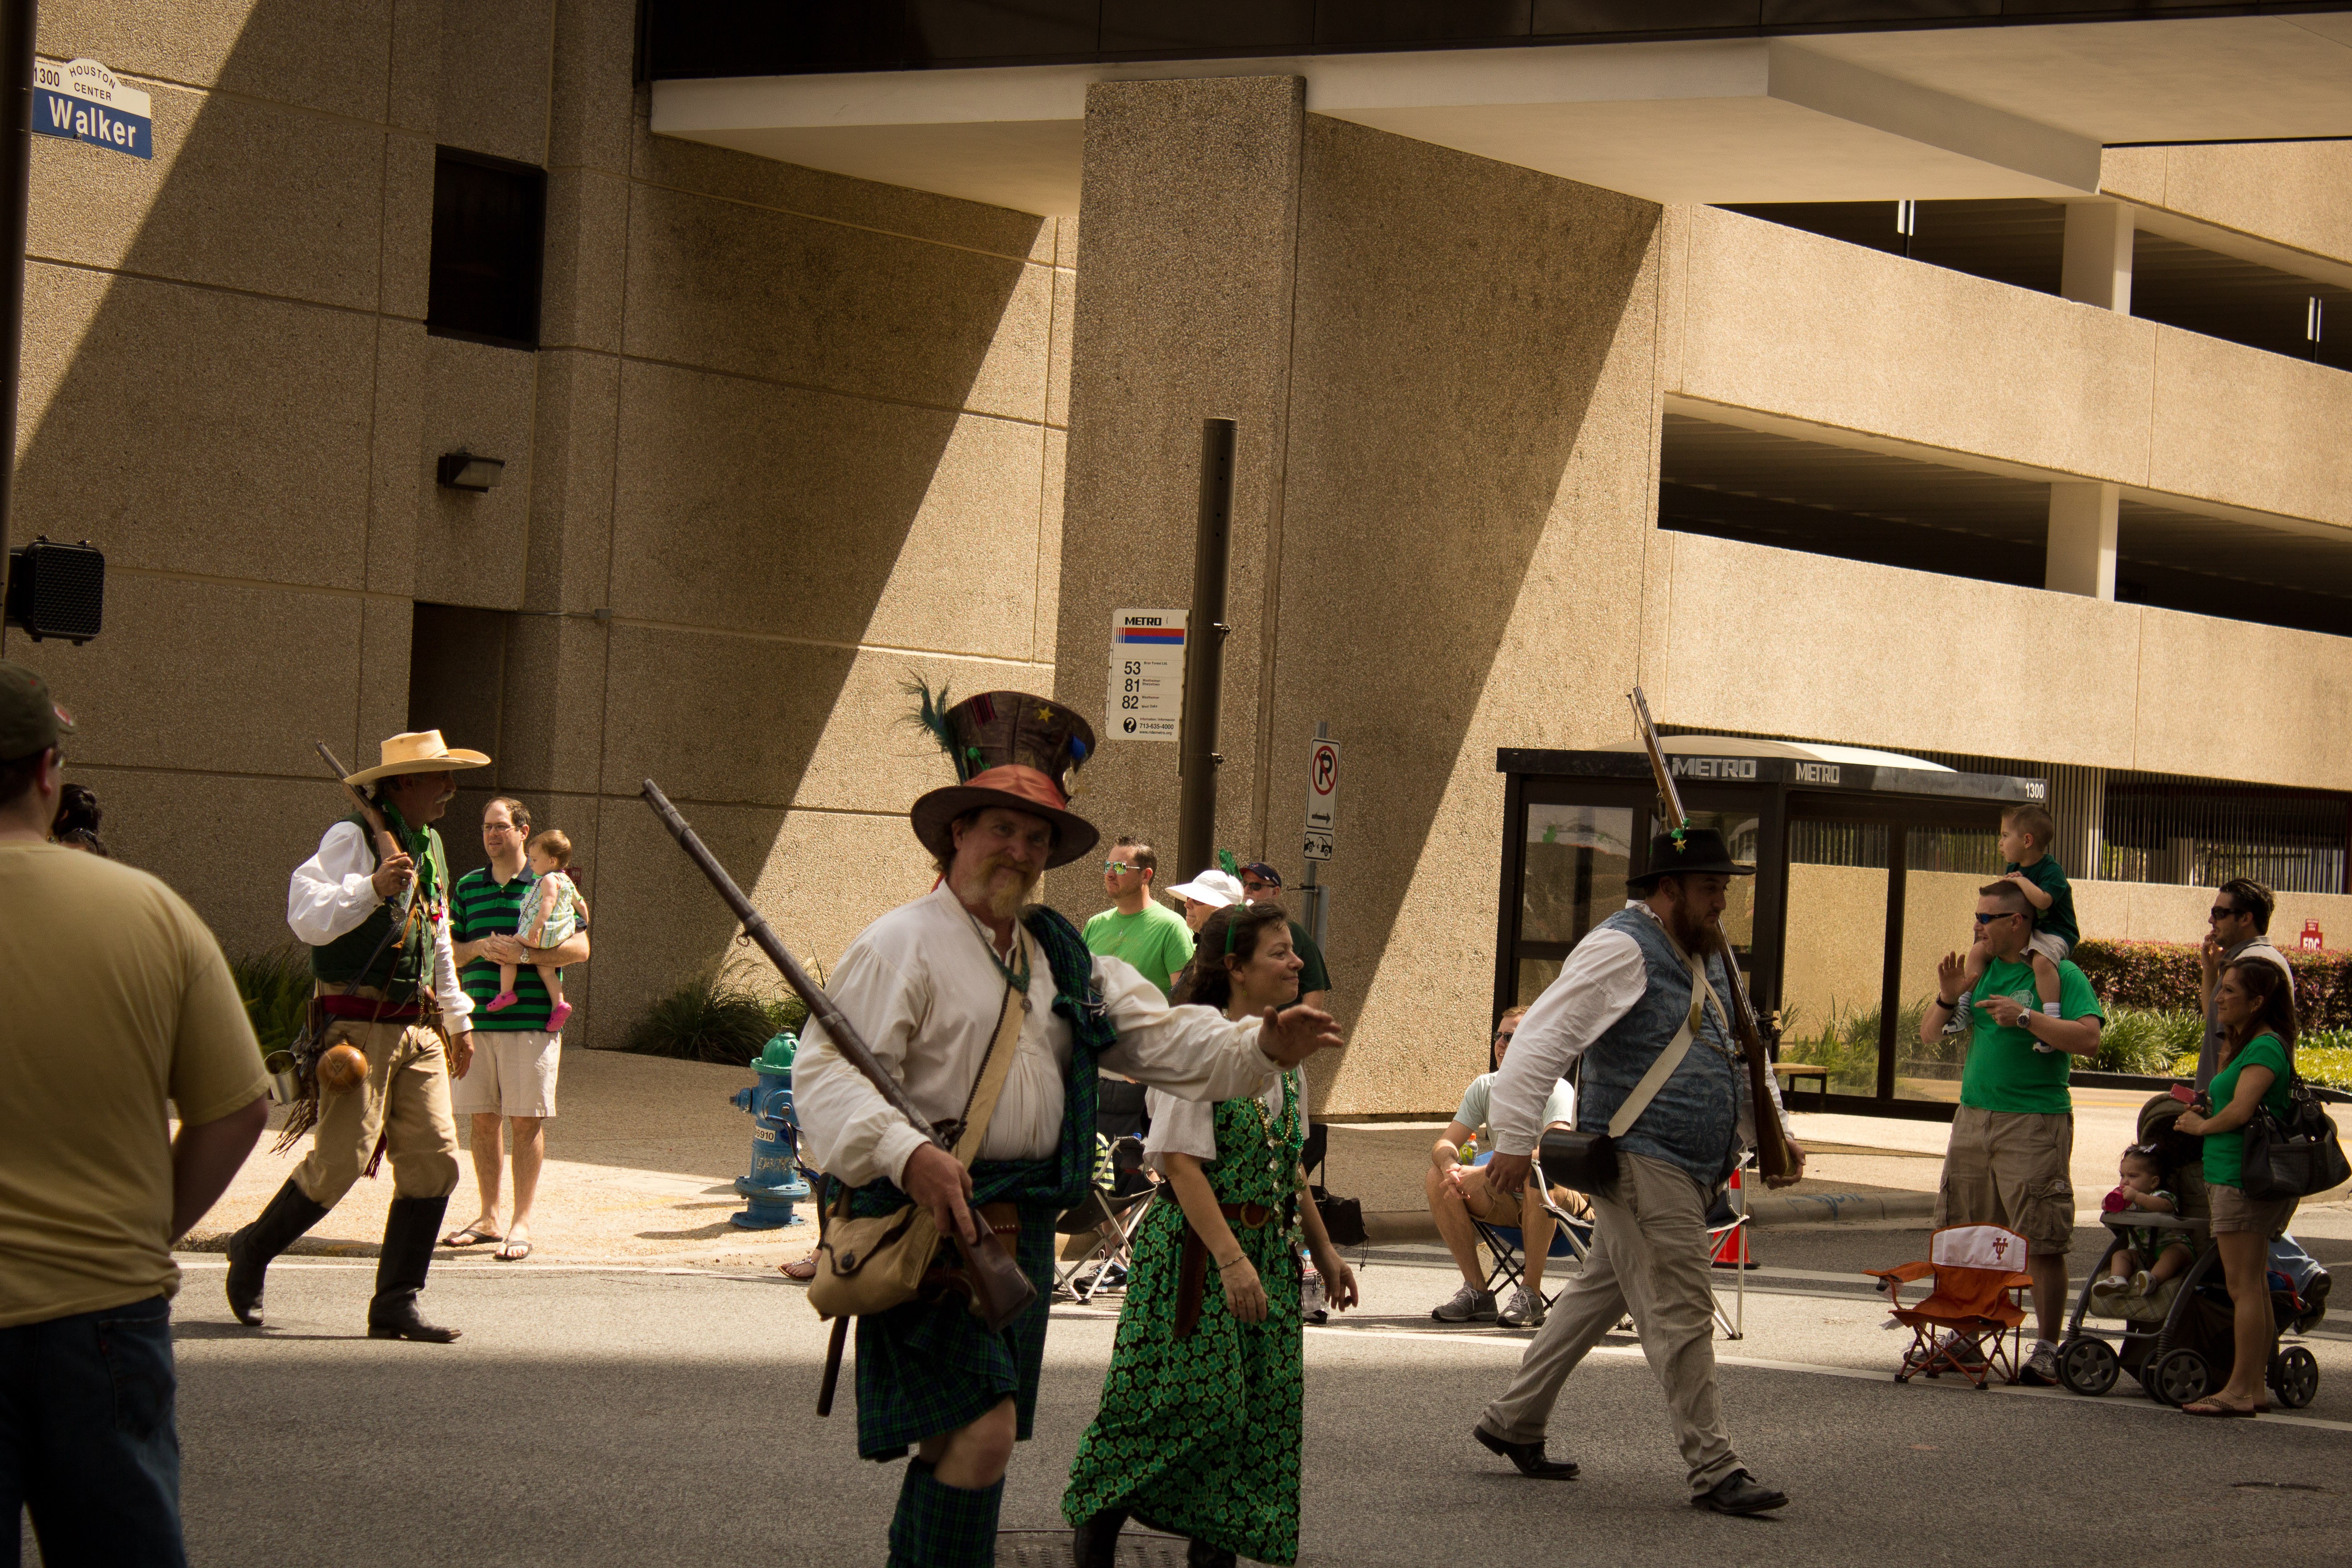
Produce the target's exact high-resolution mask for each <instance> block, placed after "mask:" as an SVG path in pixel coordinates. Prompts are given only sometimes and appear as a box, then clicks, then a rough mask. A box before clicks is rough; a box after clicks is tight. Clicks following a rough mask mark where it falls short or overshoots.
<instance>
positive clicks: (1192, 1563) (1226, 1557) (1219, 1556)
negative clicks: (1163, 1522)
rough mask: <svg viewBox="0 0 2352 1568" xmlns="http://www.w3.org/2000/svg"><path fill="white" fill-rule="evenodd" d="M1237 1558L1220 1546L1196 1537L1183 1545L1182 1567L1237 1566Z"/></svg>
mask: <svg viewBox="0 0 2352 1568" xmlns="http://www.w3.org/2000/svg"><path fill="white" fill-rule="evenodd" d="M1239 1561H1240V1560H1239V1559H1238V1558H1236V1557H1235V1556H1234V1554H1233V1553H1232V1552H1228V1551H1226V1550H1225V1549H1224V1548H1223V1547H1222V1546H1212V1545H1210V1544H1209V1543H1208V1542H1205V1541H1202V1540H1199V1539H1197V1538H1194V1539H1192V1540H1188V1541H1187V1542H1185V1545H1184V1568H1237V1564H1238V1563H1239Z"/></svg>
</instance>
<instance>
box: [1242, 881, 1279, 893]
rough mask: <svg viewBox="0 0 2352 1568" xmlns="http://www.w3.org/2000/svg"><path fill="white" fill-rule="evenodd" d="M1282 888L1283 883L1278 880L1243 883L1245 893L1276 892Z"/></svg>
mask: <svg viewBox="0 0 2352 1568" xmlns="http://www.w3.org/2000/svg"><path fill="white" fill-rule="evenodd" d="M1281 890H1282V885H1281V884H1280V883H1278V882H1244V883H1243V884H1242V891H1243V892H1244V893H1276V892H1280V891H1281Z"/></svg>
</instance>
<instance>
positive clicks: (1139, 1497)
mask: <svg viewBox="0 0 2352 1568" xmlns="http://www.w3.org/2000/svg"><path fill="white" fill-rule="evenodd" d="M1282 1085H1283V1089H1282V1114H1281V1115H1280V1116H1279V1117H1269V1116H1268V1115H1267V1114H1266V1110H1265V1104H1264V1103H1263V1102H1262V1101H1260V1100H1257V1099H1256V1098H1255V1097H1252V1098H1249V1099H1244V1100H1223V1101H1221V1102H1220V1103H1219V1104H1218V1106H1217V1110H1216V1129H1217V1158H1216V1159H1215V1161H1214V1162H1213V1163H1206V1164H1203V1165H1202V1167H1201V1170H1202V1173H1203V1174H1204V1175H1206V1176H1207V1177H1208V1178H1209V1185H1210V1187H1211V1188H1212V1189H1213V1191H1214V1192H1215V1193H1216V1194H1217V1201H1218V1202H1219V1203H1221V1204H1258V1205H1263V1206H1264V1207H1266V1208H1269V1209H1272V1210H1273V1211H1275V1217H1274V1219H1273V1220H1272V1221H1270V1222H1269V1223H1267V1224H1265V1225H1263V1226H1257V1227H1256V1228H1255V1229H1252V1228H1250V1227H1249V1226H1244V1225H1243V1224H1242V1223H1241V1222H1240V1221H1238V1220H1229V1221H1227V1223H1228V1224H1229V1225H1230V1226H1232V1227H1233V1232H1234V1237H1235V1238H1236V1239H1238V1240H1239V1241H1240V1243H1241V1246H1242V1250H1243V1252H1244V1254H1245V1255H1246V1256H1247V1257H1248V1258H1249V1260H1250V1262H1251V1264H1252V1265H1253V1266H1254V1267H1255V1268H1256V1269H1257V1275H1258V1279H1259V1280H1260V1282H1261V1283H1263V1284H1264V1285H1265V1295H1266V1302H1267V1308H1268V1310H1267V1312H1266V1317H1265V1321H1264V1322H1259V1323H1244V1322H1242V1321H1239V1320H1238V1319H1236V1318H1235V1317H1234V1315H1233V1312H1232V1310H1230V1309H1229V1308H1227V1307H1226V1305H1225V1295H1224V1291H1223V1289H1222V1288H1221V1287H1220V1286H1219V1285H1218V1283H1217V1271H1216V1268H1215V1266H1214V1265H1213V1264H1212V1265H1211V1267H1210V1268H1209V1271H1208V1277H1207V1279H1206V1280H1205V1281H1204V1282H1203V1285H1202V1292H1201V1318H1200V1322H1199V1323H1198V1324H1197V1325H1196V1326H1195V1327H1194V1328H1193V1330H1192V1334H1191V1336H1190V1337H1189V1338H1187V1339H1183V1340H1181V1341H1180V1340H1179V1339H1177V1338H1176V1282H1177V1269H1178V1266H1179V1263H1180V1261H1181V1257H1182V1252H1183V1240H1184V1229H1185V1226H1184V1211H1183V1209H1182V1207H1181V1205H1178V1204H1177V1202H1176V1197H1175V1194H1173V1193H1163V1194H1161V1195H1160V1197H1159V1198H1158V1199H1157V1200H1155V1201H1154V1202H1153V1204H1152V1205H1151V1212H1150V1214H1148V1215H1145V1216H1144V1219H1143V1226H1142V1228H1141V1230H1140V1231H1139V1232H1138V1234H1137V1237H1136V1244H1135V1268H1134V1269H1133V1270H1132V1271H1131V1272H1130V1274H1129V1278H1128V1287H1127V1304H1126V1305H1125V1307H1123V1308H1122V1309H1121V1310H1120V1311H1119V1315H1118V1343H1117V1344H1116V1346H1115V1347H1114V1348H1113V1350H1112V1351H1111V1358H1110V1372H1109V1374H1108V1376H1107V1377H1105V1378H1104V1380H1103V1399H1102V1409H1101V1411H1100V1413H1098V1414H1097V1415H1096V1416H1095V1420H1094V1425H1093V1426H1089V1427H1087V1435H1086V1436H1084V1437H1083V1438H1081V1439H1080V1440H1079V1443H1078V1457H1077V1458H1076V1461H1075V1462H1074V1463H1073V1464H1072V1465H1071V1466H1070V1489H1069V1492H1068V1494H1067V1495H1066V1496H1065V1497H1064V1498H1063V1499H1062V1514H1063V1517H1064V1518H1066V1519H1067V1520H1068V1521H1070V1523H1071V1524H1072V1525H1073V1526H1074V1527H1075V1526H1076V1525H1078V1524H1080V1523H1082V1522H1084V1521H1087V1520H1088V1519H1091V1518H1093V1517H1094V1516H1095V1515H1096V1514H1097V1513H1100V1512H1101V1511H1102V1510H1105V1509H1112V1508H1118V1509H1125V1510H1127V1511H1128V1513H1129V1515H1130V1516H1131V1517H1133V1518H1134V1519H1135V1520H1136V1521H1138V1522H1139V1523H1141V1524H1144V1525H1147V1526H1150V1528H1152V1529H1155V1530H1164V1531H1171V1532H1173V1533H1176V1534H1181V1535H1188V1536H1191V1537H1192V1538H1193V1539H1195V1540H1198V1541H1204V1542H1208V1543H1209V1544H1210V1545H1212V1546H1214V1547H1218V1548H1221V1549H1223V1550H1224V1551H1227V1552H1234V1553H1236V1554H1238V1555H1240V1556H1242V1557H1245V1558H1254V1559H1255V1560H1256V1561H1258V1562H1260V1563H1296V1562H1297V1560H1298V1450H1299V1446H1300V1441H1301V1437H1302V1434H1303V1432H1304V1428H1305V1413H1304V1403H1305V1395H1306V1384H1305V1374H1304V1369H1303V1367H1302V1364H1301V1360H1300V1335H1301V1329H1300V1325H1299V1319H1298V1285H1299V1268H1298V1247H1299V1239H1298V1233H1297V1230H1296V1228H1294V1227H1292V1226H1288V1225H1286V1224H1285V1223H1284V1222H1285V1218H1286V1215H1287V1214H1288V1212H1289V1211H1288V1208H1287V1205H1288V1202H1289V1200H1290V1198H1291V1196H1292V1194H1294V1193H1296V1192H1297V1183H1298V1176H1297V1172H1298V1155H1299V1146H1300V1143H1301V1142H1302V1140H1301V1136H1300V1131H1299V1125H1298V1085H1297V1078H1296V1077H1295V1076H1294V1075H1292V1074H1289V1073H1285V1074H1284V1075H1283V1079H1282Z"/></svg>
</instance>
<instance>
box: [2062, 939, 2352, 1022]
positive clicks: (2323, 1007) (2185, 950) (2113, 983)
mask: <svg viewBox="0 0 2352 1568" xmlns="http://www.w3.org/2000/svg"><path fill="white" fill-rule="evenodd" d="M2280 951H2281V952H2284V954H2285V955H2286V961H2287V966H2288V967H2289V968H2290V969H2292V970H2294V994H2295V1009H2296V1015H2297V1016H2298V1017H2299V1018H2300V1019H2301V1020H2302V1021H2303V1023H2304V1024H2305V1026H2307V1027H2310V1028H2331V1029H2341V1028H2352V959H2347V957H2346V955H2345V954H2343V953H2340V952H2304V951H2303V950H2302V949H2300V948H2282V949H2281V950H2280ZM2074 963H2076V964H2077V965H2078V966H2079V967H2080V968H2081V969H2082V971H2083V973H2084V977H2085V978H2087V979H2088V980H2089V981H2090V983H2091V989H2093V990H2094V991H2096V992H2097V993H2098V994H2099V996H2100V998H2101V999H2102V1000H2103V1001H2105V1002H2106V1003H2108V1004H2109V1005H2112V1006H2115V1007H2118V1008H2122V1007H2138V1008H2147V1009H2149V1010H2152V1011H2157V1012H2172V1011H2178V1010H2187V1011H2189V1012H2195V1011H2198V1010H2199V1003H2198V1000H2197V988H2198V984H2199V982H2200V979H2201V973H2200V968H2199V965H2198V962H2197V948H2196V946H2195V945H2194V944H2193V943H2189V942H2103V941H2099V940H2097V939H2092V940H2090V941H2086V942H2080V943H2078V944H2076V946H2075V948H2074Z"/></svg>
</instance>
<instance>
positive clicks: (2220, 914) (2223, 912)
mask: <svg viewBox="0 0 2352 1568" xmlns="http://www.w3.org/2000/svg"><path fill="white" fill-rule="evenodd" d="M2205 913H2206V917H2207V923H2208V924H2210V923H2211V922H2212V921H2226V920H2228V919H2230V918H2231V917H2232V916H2234V915H2242V914H2243V913H2245V910H2233V909H2230V908H2228V907H2226V906H2224V905H2221V904H2215V905H2214V906H2213V907H2212V908H2211V909H2210V910H2206V911H2205Z"/></svg>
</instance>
